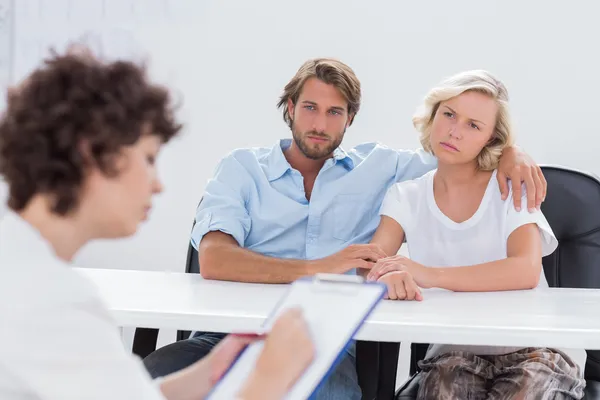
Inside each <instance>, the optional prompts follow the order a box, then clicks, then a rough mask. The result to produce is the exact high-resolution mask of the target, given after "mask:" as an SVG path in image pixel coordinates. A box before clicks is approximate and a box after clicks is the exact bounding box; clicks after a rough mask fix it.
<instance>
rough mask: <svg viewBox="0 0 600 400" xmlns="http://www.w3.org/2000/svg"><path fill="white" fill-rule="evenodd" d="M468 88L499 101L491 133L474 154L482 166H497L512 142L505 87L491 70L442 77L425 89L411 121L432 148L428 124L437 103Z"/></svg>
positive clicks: (484, 168)
mask: <svg viewBox="0 0 600 400" xmlns="http://www.w3.org/2000/svg"><path fill="white" fill-rule="evenodd" d="M469 91H474V92H479V93H483V94H485V95H487V96H489V97H491V98H492V99H494V100H495V101H496V104H497V105H498V113H497V115H496V125H495V127H494V133H493V135H492V138H491V140H490V141H489V142H488V144H487V145H486V146H485V147H484V148H483V150H482V151H481V153H480V154H479V156H478V158H477V164H478V166H479V168H480V169H481V170H492V169H495V168H496V167H497V166H498V161H499V159H500V156H501V154H502V151H503V150H504V149H505V148H506V147H508V146H510V145H512V144H513V142H514V133H513V128H512V124H511V121H510V114H509V107H508V91H507V89H506V87H505V86H504V84H503V83H502V82H501V81H500V80H499V79H498V78H496V77H495V76H494V75H492V74H491V73H490V72H488V71H485V70H471V71H464V72H460V73H458V74H456V75H453V76H451V77H449V78H446V79H444V80H443V81H442V82H441V83H440V84H438V85H437V86H435V87H434V88H432V89H431V90H430V91H429V93H427V95H426V96H425V99H424V101H423V104H422V105H421V107H420V108H419V109H418V110H417V112H416V113H415V115H414V116H413V124H414V126H415V128H416V129H417V130H418V131H419V132H420V134H421V136H420V141H421V145H422V146H423V148H424V149H425V150H427V151H429V152H431V144H430V140H429V139H430V135H431V125H432V122H433V119H434V116H435V114H436V112H437V110H438V108H439V106H440V104H441V103H442V102H444V101H447V100H450V99H452V98H453V97H456V96H459V95H460V94H462V93H465V92H469Z"/></svg>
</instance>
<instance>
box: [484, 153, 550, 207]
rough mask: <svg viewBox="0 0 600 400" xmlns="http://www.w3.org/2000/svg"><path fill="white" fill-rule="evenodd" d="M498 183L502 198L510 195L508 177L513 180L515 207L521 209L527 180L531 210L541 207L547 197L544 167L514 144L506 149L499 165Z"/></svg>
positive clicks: (528, 200)
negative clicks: (522, 189) (522, 187)
mask: <svg viewBox="0 0 600 400" xmlns="http://www.w3.org/2000/svg"><path fill="white" fill-rule="evenodd" d="M496 177H497V178H498V184H499V185H500V192H501V193H502V199H503V200H506V198H507V197H508V192H509V190H508V179H510V180H511V184H512V191H513V202H514V207H515V209H516V210H517V211H521V196H522V193H521V184H522V183H523V182H525V188H526V190H527V209H528V210H529V212H533V211H535V209H536V208H537V209H539V208H540V206H541V205H542V202H543V201H544V199H545V198H546V189H547V184H546V178H544V174H543V172H542V169H541V168H540V167H539V166H538V165H537V164H536V163H535V162H534V161H533V159H532V158H531V157H529V156H528V155H527V154H525V153H523V152H522V151H520V150H519V149H518V148H517V147H515V146H512V147H508V148H506V149H504V151H503V152H502V156H501V157H500V164H499V165H498V173H497V175H496Z"/></svg>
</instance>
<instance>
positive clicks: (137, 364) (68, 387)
mask: <svg viewBox="0 0 600 400" xmlns="http://www.w3.org/2000/svg"><path fill="white" fill-rule="evenodd" d="M0 399H3V400H16V399H18V400H26V399H27V400H33V399H36V400H42V399H43V400H88V399H89V400H107V399H110V400H118V399H122V400H131V399H150V400H164V397H163V396H162V394H161V392H160V390H159V389H158V387H157V385H156V384H155V383H154V382H152V380H151V378H150V376H149V375H148V373H147V372H146V370H145V369H144V366H143V364H142V363H141V361H140V360H139V358H137V357H135V356H134V355H132V354H130V353H128V352H127V351H126V350H125V348H124V345H123V342H122V340H121V337H120V335H119V332H118V328H117V326H116V325H115V324H114V323H113V320H112V319H111V317H110V316H109V314H108V311H107V309H106V307H105V306H104V304H103V303H102V301H101V299H100V297H99V294H98V293H97V290H96V288H95V287H94V286H93V285H92V284H91V283H90V282H89V281H87V280H86V279H85V278H84V277H83V276H82V275H80V274H79V273H77V272H76V271H75V270H73V269H72V268H71V267H70V265H69V264H67V263H65V262H63V261H62V260H60V259H59V258H57V257H56V256H55V254H54V252H53V249H52V248H51V247H50V245H49V243H47V242H46V241H45V240H44V239H43V238H42V237H41V236H40V234H39V233H38V231H37V230H35V229H34V228H33V227H32V226H31V225H29V224H28V223H26V222H25V221H24V220H23V219H21V218H20V217H19V216H18V215H16V214H15V213H13V212H10V211H9V212H7V213H6V214H5V215H4V217H3V218H2V220H0Z"/></svg>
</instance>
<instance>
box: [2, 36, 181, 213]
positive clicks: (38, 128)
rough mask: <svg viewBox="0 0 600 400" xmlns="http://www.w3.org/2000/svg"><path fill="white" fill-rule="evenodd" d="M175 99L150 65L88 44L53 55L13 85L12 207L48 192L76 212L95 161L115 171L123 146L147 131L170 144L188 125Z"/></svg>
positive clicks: (8, 172)
mask: <svg viewBox="0 0 600 400" xmlns="http://www.w3.org/2000/svg"><path fill="white" fill-rule="evenodd" d="M170 103H171V99H170V95H169V92H168V91H167V90H166V89H165V88H163V87H161V86H158V85H154V84H152V83H150V82H149V81H148V78H147V75H146V69H145V67H144V66H139V65H136V64H134V63H131V62H126V61H112V62H103V61H101V60H99V59H98V58H96V57H94V56H93V55H92V54H91V52H89V51H88V50H87V49H85V48H80V49H75V50H73V49H71V50H69V51H68V52H67V53H66V54H64V55H58V54H56V53H54V52H52V54H51V56H50V57H49V58H48V59H46V60H44V62H43V64H42V65H41V66H40V67H39V68H38V69H36V70H35V71H33V73H32V74H31V75H29V77H28V78H27V79H25V80H24V81H23V82H22V83H21V84H20V85H19V86H17V87H16V88H13V89H11V90H9V93H8V96H7V108H6V110H5V113H4V115H3V116H2V118H1V120H0V174H1V175H3V176H4V178H5V179H6V181H7V183H8V187H9V199H8V205H9V207H10V208H11V209H13V210H15V211H20V210H22V209H23V208H25V206H26V205H27V203H28V202H29V201H30V200H31V198H32V197H33V196H34V195H36V194H48V195H50V196H51V199H52V200H53V206H52V211H53V212H55V213H57V214H59V215H65V214H67V213H69V212H70V211H71V210H73V209H74V208H75V207H76V206H77V205H78V194H79V189H80V188H81V186H82V184H83V180H84V177H85V173H86V169H87V168H89V167H90V166H91V165H93V166H96V167H98V168H100V169H101V170H102V171H103V172H104V173H106V174H107V175H109V176H114V175H115V174H117V171H115V170H114V168H115V166H114V159H115V156H116V155H118V154H119V152H120V151H121V150H122V148H123V147H125V146H128V145H133V144H134V143H136V142H137V141H138V139H139V138H140V137H141V136H142V135H143V134H145V133H147V132H150V133H151V134H154V135H158V136H159V137H160V138H161V140H162V141H163V142H167V141H168V140H170V139H171V138H172V137H173V136H174V135H176V134H177V132H178V131H179V130H180V129H181V125H180V124H178V123H177V122H176V121H175V117H174V110H173V108H172V106H171V104H170ZM148 128H150V129H148ZM82 144H85V145H86V150H87V151H86V153H89V154H86V156H84V154H82Z"/></svg>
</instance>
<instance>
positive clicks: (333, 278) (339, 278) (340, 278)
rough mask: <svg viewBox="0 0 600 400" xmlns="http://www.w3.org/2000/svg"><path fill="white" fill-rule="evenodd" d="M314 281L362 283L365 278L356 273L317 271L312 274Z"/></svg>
mask: <svg viewBox="0 0 600 400" xmlns="http://www.w3.org/2000/svg"><path fill="white" fill-rule="evenodd" d="M314 280H315V282H327V283H364V282H365V278H363V277H362V276H358V275H344V274H327V273H318V274H315V275H314Z"/></svg>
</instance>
